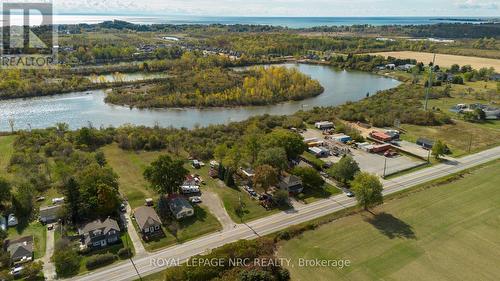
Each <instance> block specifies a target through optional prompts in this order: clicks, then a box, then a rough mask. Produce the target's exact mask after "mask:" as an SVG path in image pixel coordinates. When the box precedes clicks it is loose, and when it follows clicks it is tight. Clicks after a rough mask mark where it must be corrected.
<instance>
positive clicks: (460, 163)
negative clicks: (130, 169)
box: [71, 146, 500, 281]
mask: <svg viewBox="0 0 500 281" xmlns="http://www.w3.org/2000/svg"><path fill="white" fill-rule="evenodd" d="M497 158H500V146H499V147H495V148H492V149H489V150H486V151H483V152H480V153H477V154H473V155H469V156H466V157H463V158H460V159H457V160H456V162H449V163H445V164H438V165H435V166H433V167H429V168H426V169H422V170H419V171H416V172H414V173H411V174H406V175H403V176H401V177H398V178H395V179H391V180H384V181H383V184H384V187H385V190H384V194H385V195H387V194H391V193H395V192H398V191H401V190H404V189H408V188H411V187H413V186H415V185H418V184H420V183H424V182H427V181H430V180H433V179H437V178H440V177H443V176H445V175H447V174H452V173H456V172H459V171H461V170H464V169H467V168H471V167H473V166H476V165H479V164H482V163H486V162H488V161H491V160H494V159H497ZM355 204H356V200H355V199H354V198H348V197H347V196H346V195H345V194H340V195H337V196H334V197H331V198H328V199H324V200H320V201H317V202H314V203H311V204H308V205H304V206H297V207H296V208H295V209H292V210H289V211H285V212H281V213H278V214H275V215H271V216H269V217H265V218H262V219H258V220H255V221H252V222H249V223H247V224H246V225H241V224H240V225H237V226H236V227H235V228H232V229H225V230H224V231H222V232H218V233H212V234H209V235H206V236H204V237H201V238H198V239H195V240H192V241H189V242H186V243H184V244H180V245H176V246H172V247H170V248H166V249H163V250H160V251H158V252H155V253H148V254H147V255H146V256H137V257H135V258H134V263H135V264H136V266H137V269H138V271H139V272H140V274H141V276H145V275H148V274H151V273H155V272H158V271H161V270H163V269H165V267H155V266H154V262H153V261H154V259H179V260H181V261H185V260H187V259H188V258H189V257H191V256H193V255H196V254H200V253H203V252H205V251H207V250H210V249H214V248H217V247H220V246H222V245H224V244H227V243H231V242H234V241H237V240H240V239H252V238H257V237H259V236H262V235H266V234H269V233H273V232H275V231H278V230H280V229H284V228H287V227H289V226H292V225H296V224H299V223H302V222H306V221H309V220H312V219H315V218H318V217H321V216H324V215H327V214H330V213H333V212H335V211H339V210H342V209H345V208H347V207H351V206H354V205H355ZM136 250H137V249H136ZM135 279H138V276H137V273H136V272H135V270H134V267H132V265H131V263H130V261H127V262H122V263H117V264H113V266H111V267H107V268H103V269H100V270H96V271H94V272H91V273H88V274H86V275H81V276H77V277H74V278H72V279H71V280H81V281H87V280H88V281H91V280H106V281H112V280H135Z"/></svg>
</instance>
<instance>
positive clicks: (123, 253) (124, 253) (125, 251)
mask: <svg viewBox="0 0 500 281" xmlns="http://www.w3.org/2000/svg"><path fill="white" fill-rule="evenodd" d="M118 257H119V258H120V259H122V260H124V259H128V258H130V257H132V250H131V249H130V248H121V249H120V250H118Z"/></svg>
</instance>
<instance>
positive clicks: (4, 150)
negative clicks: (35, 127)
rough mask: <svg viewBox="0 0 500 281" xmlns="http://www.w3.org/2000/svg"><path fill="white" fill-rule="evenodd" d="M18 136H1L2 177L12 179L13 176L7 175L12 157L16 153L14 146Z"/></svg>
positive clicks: (0, 169) (0, 172) (0, 164)
mask: <svg viewBox="0 0 500 281" xmlns="http://www.w3.org/2000/svg"><path fill="white" fill-rule="evenodd" d="M15 138H16V136H0V177H5V178H8V179H10V177H11V176H12V175H10V174H9V173H7V167H8V165H9V161H10V157H11V155H12V153H13V152H14V147H13V146H12V145H13V144H14V140H15Z"/></svg>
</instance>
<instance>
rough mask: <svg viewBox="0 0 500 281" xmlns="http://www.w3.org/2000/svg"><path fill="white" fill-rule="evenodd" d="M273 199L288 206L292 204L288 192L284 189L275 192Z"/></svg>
mask: <svg viewBox="0 0 500 281" xmlns="http://www.w3.org/2000/svg"><path fill="white" fill-rule="evenodd" d="M273 200H274V202H276V204H278V205H280V206H286V205H289V204H290V201H289V195H288V192H287V191H286V190H282V189H280V190H278V191H276V192H275V193H274V196H273Z"/></svg>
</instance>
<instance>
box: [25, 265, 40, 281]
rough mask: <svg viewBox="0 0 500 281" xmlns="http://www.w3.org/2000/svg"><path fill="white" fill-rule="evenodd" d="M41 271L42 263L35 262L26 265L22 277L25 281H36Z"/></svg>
mask: <svg viewBox="0 0 500 281" xmlns="http://www.w3.org/2000/svg"><path fill="white" fill-rule="evenodd" d="M42 269H43V262H42V261H35V262H32V263H28V264H27V265H26V266H24V268H23V271H22V275H23V276H24V278H25V280H27V281H29V280H36V279H37V278H38V275H39V274H40V272H42Z"/></svg>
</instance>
